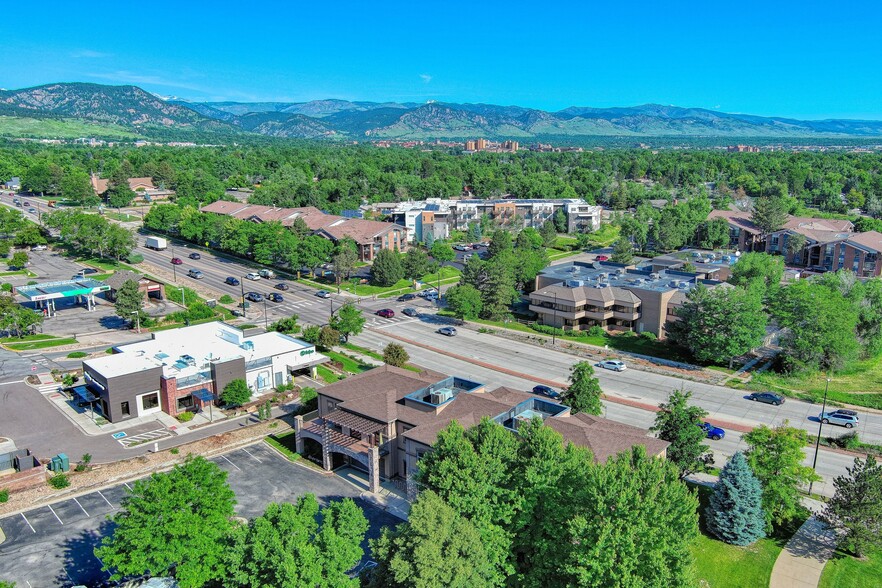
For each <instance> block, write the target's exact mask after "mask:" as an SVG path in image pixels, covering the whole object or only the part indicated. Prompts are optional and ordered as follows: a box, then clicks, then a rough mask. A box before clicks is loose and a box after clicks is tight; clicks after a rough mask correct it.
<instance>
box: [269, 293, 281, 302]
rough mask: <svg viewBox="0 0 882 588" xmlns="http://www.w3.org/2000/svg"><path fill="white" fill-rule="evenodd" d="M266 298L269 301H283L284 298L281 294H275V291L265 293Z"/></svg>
mask: <svg viewBox="0 0 882 588" xmlns="http://www.w3.org/2000/svg"><path fill="white" fill-rule="evenodd" d="M266 299H267V300H269V301H270V302H284V301H285V298H284V297H283V296H282V295H281V294H276V293H272V294H267V295H266Z"/></svg>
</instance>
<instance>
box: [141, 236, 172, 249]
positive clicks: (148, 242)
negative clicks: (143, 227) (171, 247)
mask: <svg viewBox="0 0 882 588" xmlns="http://www.w3.org/2000/svg"><path fill="white" fill-rule="evenodd" d="M144 247H147V248H148V249H156V250H157V251H162V250H163V249H167V248H168V241H166V240H165V239H164V238H162V237H147V238H146V239H144Z"/></svg>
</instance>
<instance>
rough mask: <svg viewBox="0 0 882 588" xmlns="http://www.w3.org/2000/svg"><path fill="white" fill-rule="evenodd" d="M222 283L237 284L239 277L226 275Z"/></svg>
mask: <svg viewBox="0 0 882 588" xmlns="http://www.w3.org/2000/svg"><path fill="white" fill-rule="evenodd" d="M224 283H226V284H229V285H230V286H238V285H239V278H234V277H233V276H228V277H227V279H226V280H224Z"/></svg>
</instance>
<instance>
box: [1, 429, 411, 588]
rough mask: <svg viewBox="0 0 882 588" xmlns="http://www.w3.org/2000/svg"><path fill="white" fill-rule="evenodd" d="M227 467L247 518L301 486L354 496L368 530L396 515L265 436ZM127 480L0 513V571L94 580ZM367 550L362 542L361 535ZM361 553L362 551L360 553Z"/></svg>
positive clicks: (223, 462) (223, 461) (324, 498)
mask: <svg viewBox="0 0 882 588" xmlns="http://www.w3.org/2000/svg"><path fill="white" fill-rule="evenodd" d="M212 461H214V462H215V463H217V464H218V466H220V467H221V469H223V470H224V471H226V472H227V473H228V478H227V482H228V483H229V485H230V487H231V488H232V489H233V491H234V492H235V493H236V499H237V501H238V504H237V505H236V514H237V515H239V516H242V517H247V518H253V517H255V516H258V515H260V514H262V513H263V511H264V509H265V508H266V505H267V504H269V503H270V502H291V501H293V500H295V499H297V498H298V497H299V496H303V495H304V494H307V493H312V494H315V495H316V497H317V498H318V499H319V502H320V503H322V504H326V503H327V502H328V501H329V500H335V499H339V498H343V497H350V498H353V499H354V500H355V501H356V502H357V503H358V504H359V506H361V507H362V508H363V509H364V514H365V516H366V517H367V519H368V522H369V523H370V529H369V530H368V534H367V536H368V538H374V537H378V536H379V535H380V533H381V532H382V529H383V528H384V527H387V526H391V525H396V524H398V523H399V522H401V521H400V520H399V519H398V518H396V517H394V516H392V515H391V514H389V513H387V512H385V511H383V510H381V509H379V508H378V507H376V506H374V505H372V504H371V503H368V502H365V501H364V500H362V499H361V498H359V494H360V490H359V489H358V488H356V487H354V486H352V485H351V484H349V483H347V482H345V481H343V480H342V479H340V478H338V477H336V476H334V475H327V474H323V473H321V472H317V471H314V470H311V469H309V468H307V467H304V466H301V465H297V464H294V463H291V462H289V461H288V460H287V459H285V458H283V457H281V456H280V455H279V454H278V453H276V452H275V451H274V450H272V449H270V448H269V447H268V446H267V445H265V444H264V443H257V444H255V445H250V446H248V447H244V448H241V449H237V450H235V451H232V452H230V453H228V454H225V455H222V456H220V457H217V458H214V459H213V460H212ZM130 487H131V483H129V484H122V485H118V486H114V487H111V488H106V489H103V490H100V491H95V492H90V493H88V494H85V495H82V496H78V497H76V498H68V499H64V500H61V501H59V502H57V503H55V504H52V505H50V506H42V507H39V508H36V509H33V510H30V511H27V512H25V513H23V514H18V515H11V516H9V517H6V518H3V519H0V530H2V531H3V533H4V534H5V535H6V541H4V542H3V543H2V544H0V578H3V579H4V580H7V581H12V582H16V583H17V585H18V586H19V587H20V588H21V587H25V586H31V587H33V588H47V587H50V586H64V587H69V586H75V585H77V584H84V585H86V586H95V585H97V584H99V583H100V582H102V581H103V580H105V579H106V578H107V573H106V572H102V571H101V563H100V562H99V561H98V560H97V558H96V557H95V556H94V554H93V550H94V548H95V547H96V546H97V545H98V544H99V543H100V542H101V539H102V538H103V537H105V536H107V535H108V534H109V533H110V531H111V529H112V526H111V524H110V522H109V521H108V520H107V517H108V516H110V515H113V513H114V512H116V511H117V510H119V507H120V503H121V501H122V499H123V498H124V497H125V495H126V492H127V491H128V489H129V488H130ZM364 547H365V550H367V542H366V541H365V543H364ZM365 559H367V558H365Z"/></svg>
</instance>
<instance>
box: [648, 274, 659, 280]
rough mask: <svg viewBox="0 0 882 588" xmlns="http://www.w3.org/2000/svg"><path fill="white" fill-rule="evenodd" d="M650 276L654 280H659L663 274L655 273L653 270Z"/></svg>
mask: <svg viewBox="0 0 882 588" xmlns="http://www.w3.org/2000/svg"><path fill="white" fill-rule="evenodd" d="M649 277H650V278H652V279H653V280H657V279H659V278H660V277H661V276H660V275H658V274H657V273H654V272H653V273H651V274H649Z"/></svg>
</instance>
